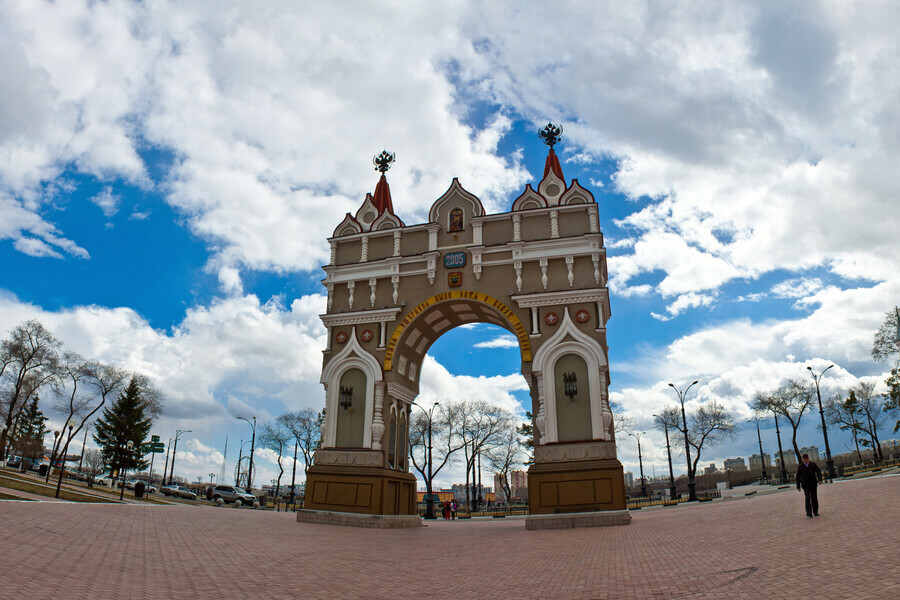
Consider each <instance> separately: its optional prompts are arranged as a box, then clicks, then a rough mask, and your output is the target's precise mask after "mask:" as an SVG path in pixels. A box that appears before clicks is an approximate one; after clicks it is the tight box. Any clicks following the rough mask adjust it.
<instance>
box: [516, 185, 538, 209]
mask: <svg viewBox="0 0 900 600" xmlns="http://www.w3.org/2000/svg"><path fill="white" fill-rule="evenodd" d="M532 208H547V200H546V199H545V198H544V197H543V196H541V195H540V194H538V193H537V192H536V191H534V188H532V187H531V184H530V183H529V184H526V185H525V191H524V192H522V195H521V196H519V197H518V198H516V199H515V201H514V202H513V205H512V210H513V211H520V210H529V209H532Z"/></svg>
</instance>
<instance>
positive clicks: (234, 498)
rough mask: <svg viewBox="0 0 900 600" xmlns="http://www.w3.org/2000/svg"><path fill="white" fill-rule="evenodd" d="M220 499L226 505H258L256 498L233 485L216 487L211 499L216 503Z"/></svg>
mask: <svg viewBox="0 0 900 600" xmlns="http://www.w3.org/2000/svg"><path fill="white" fill-rule="evenodd" d="M219 498H221V499H222V502H224V503H226V504H230V503H232V502H234V503H235V504H237V505H238V506H241V505H243V504H246V505H248V506H253V505H254V503H256V496H254V495H253V494H248V493H247V492H246V491H245V490H244V489H243V488H239V487H236V486H233V485H217V486H216V487H214V488H213V489H212V494H211V496H210V499H211V500H212V501H213V502H216V500H218V499H219Z"/></svg>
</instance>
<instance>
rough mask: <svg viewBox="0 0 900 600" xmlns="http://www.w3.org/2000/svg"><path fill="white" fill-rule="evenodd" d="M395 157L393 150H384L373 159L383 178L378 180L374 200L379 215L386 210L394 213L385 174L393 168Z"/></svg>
mask: <svg viewBox="0 0 900 600" xmlns="http://www.w3.org/2000/svg"><path fill="white" fill-rule="evenodd" d="M394 158H395V156H394V154H393V153H392V152H388V151H387V150H382V151H381V154H379V155H377V156H375V157H374V158H373V159H372V162H373V163H375V170H376V171H380V172H381V179H379V180H378V185H376V186H375V198H374V200H373V204H374V205H375V208H376V209H377V210H378V215H379V216H381V213H383V212H385V211H387V212H389V213H391V214H394V206H393V205H392V204H391V188H390V186H389V185H388V182H387V177H385V175H384V174H385V173H387V170H388V169H390V168H391V163H393V162H394Z"/></svg>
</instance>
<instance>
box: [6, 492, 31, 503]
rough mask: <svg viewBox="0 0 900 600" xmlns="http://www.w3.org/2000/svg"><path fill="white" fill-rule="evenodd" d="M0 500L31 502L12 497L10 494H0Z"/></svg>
mask: <svg viewBox="0 0 900 600" xmlns="http://www.w3.org/2000/svg"><path fill="white" fill-rule="evenodd" d="M0 500H26V501H27V500H31V498H19V497H18V496H13V495H12V494H4V493H3V492H0Z"/></svg>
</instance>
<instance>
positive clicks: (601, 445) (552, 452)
mask: <svg viewBox="0 0 900 600" xmlns="http://www.w3.org/2000/svg"><path fill="white" fill-rule="evenodd" d="M604 458H613V459H614V458H616V443H615V442H584V443H581V444H550V445H546V446H542V445H536V446H535V447H534V462H535V463H548V462H550V463H553V462H572V461H579V460H593V459H604Z"/></svg>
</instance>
